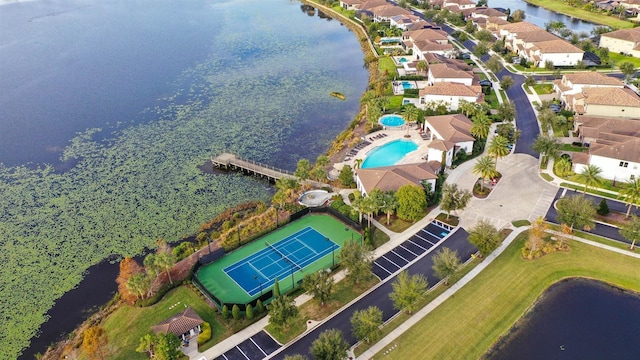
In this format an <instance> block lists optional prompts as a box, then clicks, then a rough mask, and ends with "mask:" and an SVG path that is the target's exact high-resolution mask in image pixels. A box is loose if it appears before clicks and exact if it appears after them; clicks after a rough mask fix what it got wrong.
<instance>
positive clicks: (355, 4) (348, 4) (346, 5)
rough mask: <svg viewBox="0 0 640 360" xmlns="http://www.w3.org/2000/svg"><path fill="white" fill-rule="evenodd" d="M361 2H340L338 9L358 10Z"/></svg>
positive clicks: (353, 0)
mask: <svg viewBox="0 0 640 360" xmlns="http://www.w3.org/2000/svg"><path fill="white" fill-rule="evenodd" d="M363 2H364V1H363V0H340V7H341V8H343V9H344V10H358V9H359V6H360V4H362V3H363Z"/></svg>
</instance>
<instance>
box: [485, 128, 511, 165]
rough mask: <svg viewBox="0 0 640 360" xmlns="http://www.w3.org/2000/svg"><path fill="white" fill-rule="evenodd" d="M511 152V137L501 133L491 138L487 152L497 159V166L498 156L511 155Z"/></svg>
mask: <svg viewBox="0 0 640 360" xmlns="http://www.w3.org/2000/svg"><path fill="white" fill-rule="evenodd" d="M509 152H510V150H509V139H507V138H506V137H504V136H501V135H497V136H495V137H494V138H493V139H491V142H490V143H489V146H488V147H487V153H488V154H489V155H492V156H494V157H495V159H496V166H497V164H498V158H502V157H505V156H507V155H509Z"/></svg>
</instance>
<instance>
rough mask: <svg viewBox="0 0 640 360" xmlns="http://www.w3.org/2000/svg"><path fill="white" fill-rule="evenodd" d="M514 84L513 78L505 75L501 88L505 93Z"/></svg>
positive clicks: (501, 80)
mask: <svg viewBox="0 0 640 360" xmlns="http://www.w3.org/2000/svg"><path fill="white" fill-rule="evenodd" d="M513 83H514V81H513V78H512V77H511V76H510V75H505V76H503V77H502V79H500V87H501V88H503V89H504V90H505V91H507V90H509V88H510V87H511V86H512V85H513Z"/></svg>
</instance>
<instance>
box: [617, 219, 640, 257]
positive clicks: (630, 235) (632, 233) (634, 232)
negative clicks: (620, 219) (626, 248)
mask: <svg viewBox="0 0 640 360" xmlns="http://www.w3.org/2000/svg"><path fill="white" fill-rule="evenodd" d="M619 231H620V235H622V236H624V238H625V239H627V240H629V241H631V250H633V247H634V246H635V245H636V241H638V240H640V218H638V217H637V216H636V215H631V220H630V221H629V222H627V223H626V224H624V225H622V226H621V227H620V230H619Z"/></svg>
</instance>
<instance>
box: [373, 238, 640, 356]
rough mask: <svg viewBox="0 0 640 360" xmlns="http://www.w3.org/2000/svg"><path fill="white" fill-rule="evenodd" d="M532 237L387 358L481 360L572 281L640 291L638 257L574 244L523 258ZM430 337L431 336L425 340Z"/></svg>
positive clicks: (518, 241)
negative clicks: (547, 296)
mask: <svg viewBox="0 0 640 360" xmlns="http://www.w3.org/2000/svg"><path fill="white" fill-rule="evenodd" d="M526 238H527V233H523V234H520V235H519V236H518V237H517V238H516V239H515V241H514V242H513V243H512V244H511V245H510V246H509V247H508V248H507V249H506V251H505V252H504V253H503V254H501V255H500V256H499V257H498V258H497V259H496V260H494V262H493V263H492V264H491V265H489V266H488V267H487V268H486V269H485V270H484V271H482V273H480V274H479V275H478V276H477V277H476V278H475V279H473V280H472V281H471V282H470V283H469V284H467V285H466V286H465V287H463V288H462V289H460V290H459V291H458V292H457V293H456V294H455V296H452V297H451V298H449V299H448V300H447V301H446V302H444V303H443V304H442V305H441V306H439V307H438V308H436V309H435V310H434V311H433V312H432V313H430V314H429V315H427V316H426V317H425V318H424V319H423V321H421V322H419V323H418V324H417V325H416V326H414V327H412V328H411V329H409V330H408V331H407V332H405V333H404V334H403V335H402V336H400V337H399V338H398V339H396V341H395V343H396V344H397V347H396V348H395V349H394V350H392V351H391V352H388V353H387V354H386V355H385V356H384V358H385V359H410V358H414V357H415V355H416V354H420V357H421V358H424V359H445V358H446V359H477V358H480V357H482V356H483V354H485V353H486V352H487V350H488V349H489V348H490V347H491V346H492V345H493V344H494V343H495V342H496V341H497V340H498V339H499V338H500V337H501V336H502V335H503V334H505V333H506V332H507V331H508V330H509V329H510V328H511V326H512V325H513V324H514V323H515V322H516V321H517V320H518V319H519V318H520V317H522V315H524V314H525V313H526V311H527V310H528V309H529V308H530V307H531V306H532V305H533V304H534V302H535V301H536V299H538V297H539V296H540V295H541V294H542V293H543V292H544V291H545V290H546V289H547V288H548V287H549V286H551V285H552V284H554V283H556V282H557V281H560V280H562V279H566V278H570V277H584V278H593V279H598V280H601V281H604V282H607V283H610V284H613V285H615V286H618V287H621V288H625V289H631V290H634V291H640V278H639V277H638V276H637V275H636V274H637V269H638V264H639V263H640V262H639V261H638V259H635V258H632V257H629V256H624V255H622V254H617V253H613V252H610V251H606V250H604V249H600V248H597V247H594V246H590V245H586V244H582V243H579V242H575V241H570V242H569V244H570V250H569V251H565V252H556V253H552V254H548V255H546V256H543V257H542V258H539V259H537V260H524V259H523V258H522V257H521V256H520V251H521V248H522V246H523V244H524V241H525V239H526ZM425 334H428V336H425Z"/></svg>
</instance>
